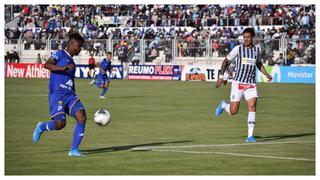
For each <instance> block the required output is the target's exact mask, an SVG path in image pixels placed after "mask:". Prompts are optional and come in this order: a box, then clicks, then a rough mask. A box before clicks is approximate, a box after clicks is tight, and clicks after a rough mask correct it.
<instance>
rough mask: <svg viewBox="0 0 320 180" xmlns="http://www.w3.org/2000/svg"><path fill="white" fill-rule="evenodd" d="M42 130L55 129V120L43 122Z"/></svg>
mask: <svg viewBox="0 0 320 180" xmlns="http://www.w3.org/2000/svg"><path fill="white" fill-rule="evenodd" d="M40 129H41V131H42V132H44V131H53V130H55V129H54V120H50V121H48V122H45V123H42V124H41V126H40Z"/></svg>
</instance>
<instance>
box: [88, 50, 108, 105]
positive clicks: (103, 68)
mask: <svg viewBox="0 0 320 180" xmlns="http://www.w3.org/2000/svg"><path fill="white" fill-rule="evenodd" d="M111 59H112V53H111V52H108V53H107V59H106V58H103V59H102V60H101V61H100V62H99V63H97V64H96V65H97V67H99V69H100V71H99V74H98V75H97V79H98V82H97V83H96V82H95V80H92V81H91V83H90V85H93V84H96V86H97V87H98V88H102V91H101V94H100V96H99V98H101V99H105V97H104V95H105V94H106V92H107V91H108V88H109V84H110V77H109V75H111V71H112V67H111ZM107 72H109V75H108V74H107Z"/></svg>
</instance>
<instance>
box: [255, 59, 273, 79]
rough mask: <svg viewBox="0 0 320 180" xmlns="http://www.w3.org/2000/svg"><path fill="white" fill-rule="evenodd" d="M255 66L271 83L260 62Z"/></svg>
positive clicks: (270, 77)
mask: <svg viewBox="0 0 320 180" xmlns="http://www.w3.org/2000/svg"><path fill="white" fill-rule="evenodd" d="M256 66H257V68H258V69H259V71H260V72H261V73H262V74H263V75H265V76H266V77H267V78H268V80H269V82H270V81H272V76H271V75H270V74H269V73H268V72H267V71H266V69H265V68H264V66H263V64H262V62H261V61H259V62H257V64H256Z"/></svg>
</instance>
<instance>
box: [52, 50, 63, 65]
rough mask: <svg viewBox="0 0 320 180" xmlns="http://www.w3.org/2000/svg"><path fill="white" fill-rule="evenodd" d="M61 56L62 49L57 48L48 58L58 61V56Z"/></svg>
mask: <svg viewBox="0 0 320 180" xmlns="http://www.w3.org/2000/svg"><path fill="white" fill-rule="evenodd" d="M61 56H62V51H61V50H58V51H55V52H54V53H52V54H51V56H50V58H52V59H54V60H55V61H56V62H58V61H59V59H60V57H61Z"/></svg>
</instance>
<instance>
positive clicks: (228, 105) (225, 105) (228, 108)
mask: <svg viewBox="0 0 320 180" xmlns="http://www.w3.org/2000/svg"><path fill="white" fill-rule="evenodd" d="M222 108H223V109H224V110H225V111H226V112H227V113H228V114H229V115H231V114H230V104H228V103H223V104H222Z"/></svg>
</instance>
